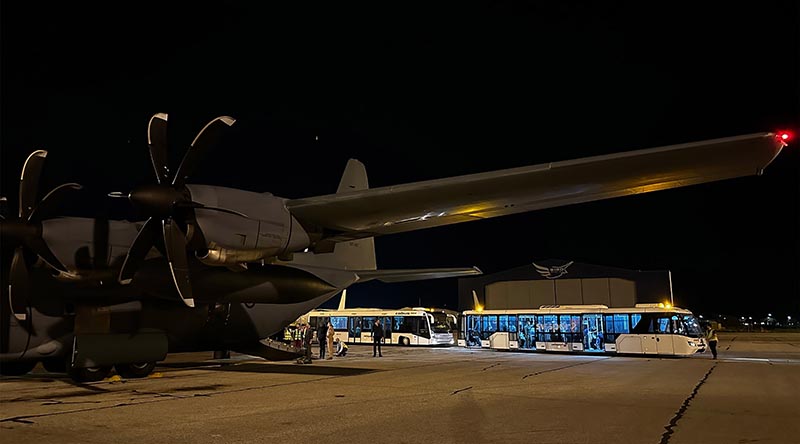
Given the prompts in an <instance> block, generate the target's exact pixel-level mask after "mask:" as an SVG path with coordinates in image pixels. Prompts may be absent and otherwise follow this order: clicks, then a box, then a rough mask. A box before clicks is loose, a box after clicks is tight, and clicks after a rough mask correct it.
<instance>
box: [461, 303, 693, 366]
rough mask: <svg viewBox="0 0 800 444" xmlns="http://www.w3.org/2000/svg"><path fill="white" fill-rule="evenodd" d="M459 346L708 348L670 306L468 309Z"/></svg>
mask: <svg viewBox="0 0 800 444" xmlns="http://www.w3.org/2000/svg"><path fill="white" fill-rule="evenodd" d="M461 333H462V336H461V337H462V338H463V339H459V345H464V346H473V347H477V346H480V347H483V348H491V349H495V350H531V351H533V350H535V351H554V352H582V353H606V354H643V355H671V356H688V355H692V354H695V353H700V352H703V351H705V349H706V341H705V337H704V335H703V331H702V329H701V328H700V324H699V323H698V321H697V320H696V319H695V317H694V315H692V312H691V311H689V310H685V309H682V308H677V307H672V306H670V305H668V304H636V306H635V307H631V308H608V307H607V306H605V305H543V306H541V307H539V308H538V309H516V310H468V311H465V312H464V313H463V316H462V325H461Z"/></svg>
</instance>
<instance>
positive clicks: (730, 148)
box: [286, 133, 784, 238]
mask: <svg viewBox="0 0 800 444" xmlns="http://www.w3.org/2000/svg"><path fill="white" fill-rule="evenodd" d="M783 146H784V144H783V143H782V141H780V140H779V139H778V138H777V137H775V134H773V133H757V134H750V135H744V136H737V137H729V138H724V139H714V140H707V141H702V142H695V143H687V144H680V145H670V146H665V147H659V148H651V149H645V150H637V151H628V152H623V153H616V154H610V155H603V156H594V157H587V158H582V159H576V160H568V161H561V162H552V163H547V164H540V165H533V166H527V167H521V168H511V169H505V170H498V171H492V172H487V173H479V174H470V175H464V176H456V177H451V178H445V179H436V180H429V181H422V182H415V183H409V184H403V185H396V186H388V187H380V188H372V189H367V190H359V191H354V192H348V193H338V194H331V195H325V196H317V197H311V198H304V199H294V200H289V201H287V203H286V204H287V207H288V208H289V209H290V211H291V212H292V214H293V215H294V216H295V217H296V218H297V219H298V220H300V221H302V222H304V223H308V224H311V225H315V226H318V227H324V228H326V229H330V230H335V231H337V232H340V233H342V235H345V236H347V235H348V234H349V235H350V238H352V237H362V236H376V235H382V234H392V233H399V232H404V231H411V230H418V229H422V228H429V227H436V226H441V225H449V224H455V223H460V222H466V221H470V220H476V219H483V218H489V217H497V216H503V215H509V214H516V213H522V212H527V211H533V210H540V209H545V208H553V207H558V206H563V205H570V204H575V203H582V202H590V201H595V200H601V199H609V198H613V197H620V196H626V195H631V194H641V193H648V192H652V191H658V190H666V189H671V188H677V187H684V186H689V185H695V184H701V183H706V182H712V181H718V180H724V179H731V178H735V177H742V176H750V175H758V174H761V172H762V171H763V170H764V168H766V167H767V166H768V165H769V164H770V163H771V162H772V160H773V159H774V158H775V157H776V156H777V155H778V153H780V150H781V148H782V147H783Z"/></svg>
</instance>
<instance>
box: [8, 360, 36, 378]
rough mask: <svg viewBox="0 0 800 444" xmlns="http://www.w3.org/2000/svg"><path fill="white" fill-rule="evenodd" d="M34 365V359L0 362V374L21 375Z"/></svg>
mask: <svg viewBox="0 0 800 444" xmlns="http://www.w3.org/2000/svg"><path fill="white" fill-rule="evenodd" d="M34 367H36V361H20V362H0V375H3V376H22V375H24V374H26V373H29V372H30V371H31V370H33V368H34Z"/></svg>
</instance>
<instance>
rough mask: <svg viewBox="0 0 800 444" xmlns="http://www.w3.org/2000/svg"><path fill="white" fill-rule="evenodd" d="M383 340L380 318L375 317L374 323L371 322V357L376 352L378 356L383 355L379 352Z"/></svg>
mask: <svg viewBox="0 0 800 444" xmlns="http://www.w3.org/2000/svg"><path fill="white" fill-rule="evenodd" d="M382 340H383V326H382V325H381V319H380V318H377V319H375V323H374V324H372V357H373V358H374V357H375V355H376V353H377V356H378V357H381V358H382V357H383V353H381V341H382Z"/></svg>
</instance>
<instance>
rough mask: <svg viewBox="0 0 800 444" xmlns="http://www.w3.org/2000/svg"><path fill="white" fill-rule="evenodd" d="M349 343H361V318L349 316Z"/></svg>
mask: <svg viewBox="0 0 800 444" xmlns="http://www.w3.org/2000/svg"><path fill="white" fill-rule="evenodd" d="M347 341H348V342H353V343H359V342H361V316H349V317H348V318H347Z"/></svg>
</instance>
